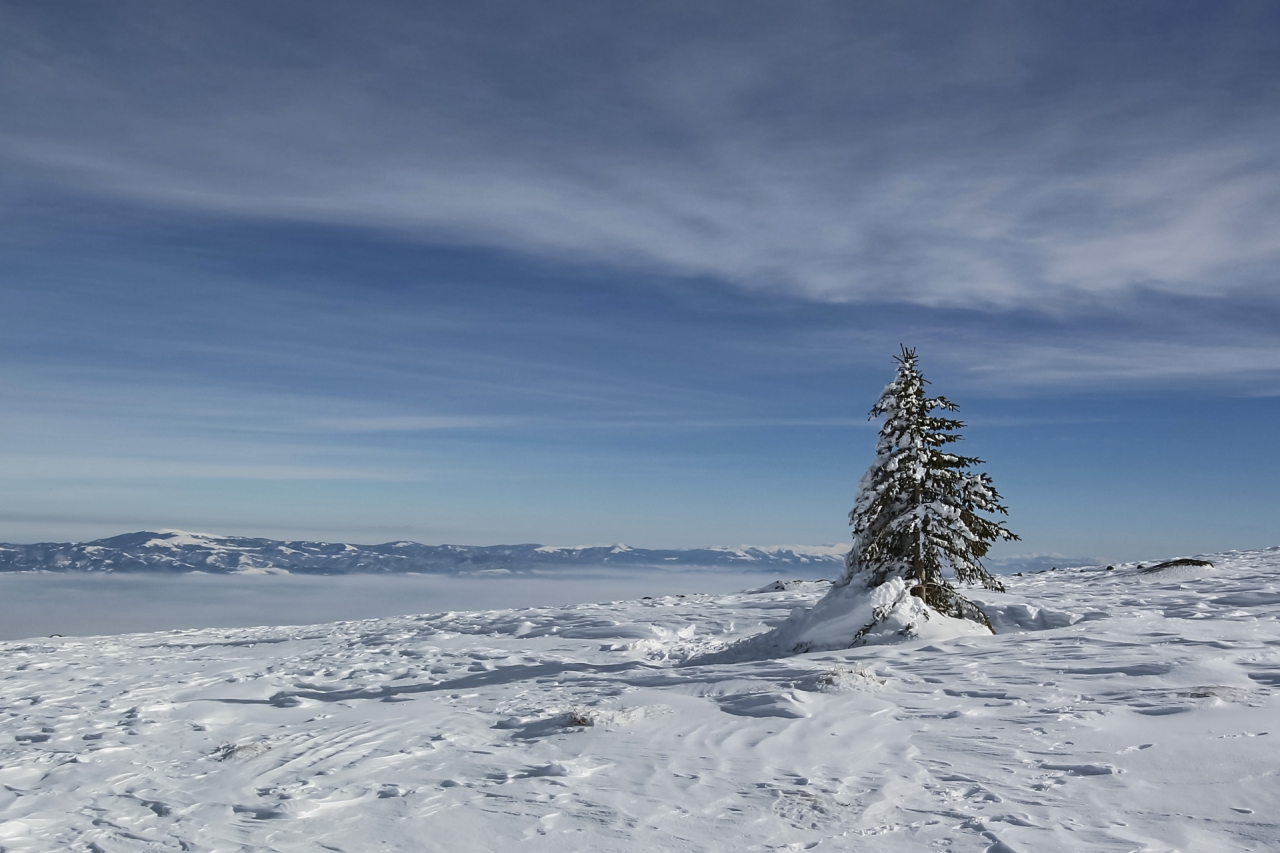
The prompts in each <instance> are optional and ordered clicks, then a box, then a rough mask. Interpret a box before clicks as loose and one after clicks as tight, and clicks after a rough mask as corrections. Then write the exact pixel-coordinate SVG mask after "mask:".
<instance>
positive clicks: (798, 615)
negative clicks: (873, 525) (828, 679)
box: [689, 578, 991, 664]
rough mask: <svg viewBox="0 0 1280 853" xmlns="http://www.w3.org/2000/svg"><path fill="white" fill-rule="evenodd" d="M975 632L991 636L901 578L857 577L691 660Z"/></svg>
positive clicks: (744, 657) (752, 656)
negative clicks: (875, 582)
mask: <svg viewBox="0 0 1280 853" xmlns="http://www.w3.org/2000/svg"><path fill="white" fill-rule="evenodd" d="M974 635H985V636H990V635H991V630H990V629H989V628H987V627H986V626H985V625H981V624H979V623H977V622H973V621H970V620H968V619H955V618H952V617H950V616H944V615H943V614H941V613H939V612H938V611H936V610H934V609H933V608H932V607H929V606H928V605H926V604H925V603H924V602H923V601H922V600H921V599H919V598H917V597H916V596H914V595H912V594H911V593H910V591H909V588H908V586H907V583H906V581H904V580H903V579H902V578H892V579H890V580H888V581H886V582H884V583H883V584H881V585H880V586H877V587H868V586H867V585H866V581H865V580H863V579H861V578H854V579H853V580H851V581H850V582H849V583H847V584H843V585H840V586H833V587H832V588H831V590H830V591H829V592H828V593H827V594H826V595H825V596H823V597H822V598H821V599H819V601H818V603H817V604H815V605H814V606H813V607H810V608H797V609H796V610H795V611H793V612H792V614H791V617H790V618H789V619H787V621H786V622H783V623H782V624H781V625H779V626H778V627H777V628H774V629H773V630H772V631H767V632H765V633H763V634H758V635H756V636H754V637H749V638H748V639H746V640H743V641H742V642H740V643H737V644H735V645H732V646H730V647H729V648H727V649H724V650H723V651H720V652H716V653H714V654H711V655H706V656H703V657H700V658H696V659H694V660H691V661H689V663H691V664H704V663H733V662H738V661H748V660H759V659H762V658H772V657H785V656H787V655H798V654H805V653H806V652H825V651H834V650H838V649H848V648H853V647H855V646H878V645H885V644H889V643H901V642H905V641H907V640H949V639H951V638H953V637H965V636H974Z"/></svg>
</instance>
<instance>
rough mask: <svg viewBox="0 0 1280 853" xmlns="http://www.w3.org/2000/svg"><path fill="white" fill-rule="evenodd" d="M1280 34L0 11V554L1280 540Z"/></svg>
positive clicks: (908, 14) (1217, 545)
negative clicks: (9, 546) (887, 499)
mask: <svg viewBox="0 0 1280 853" xmlns="http://www.w3.org/2000/svg"><path fill="white" fill-rule="evenodd" d="M1278 43H1280V8H1278V7H1274V6H1269V5H1264V4H1250V3H1246V4H1231V3H1198V4H1196V3H1192V4H1178V3H1159V4H1157V3H1131V4H1125V5H1123V6H1121V7H1116V6H1115V5H1114V4H1090V3H1082V4H1061V5H1060V6H1058V7H1055V8H1049V7H1048V6H1044V7H1041V6H1039V5H1038V6H1036V7H1034V8H1033V7H1029V6H1026V5H1019V4H977V3H975V4H948V5H945V6H944V5H940V4H934V3H920V4H910V3H894V4H883V5H880V4H856V5H854V4H820V3H815V4H806V5H804V6H803V7H798V6H794V5H787V4H743V3H733V4H723V5H718V4H698V5H697V6H696V7H690V6H689V5H688V4H671V5H662V4H646V5H644V6H634V5H628V4H608V3H592V4H538V5H536V6H530V5H527V4H493V3H485V4H466V5H464V6H457V7H453V8H448V7H446V6H445V5H444V4H429V5H426V6H424V5H420V4H377V3H371V4H361V5H360V7H359V10H358V13H357V11H356V7H352V6H349V5H345V4H333V5H330V4H324V3H307V4H288V3H282V4H271V6H269V7H263V6H261V4H250V3H225V4H218V5H217V6H211V7H206V8H203V9H201V8H198V7H194V6H167V5H166V6H154V5H152V4H128V3H124V4H118V5H114V6H111V7H104V6H101V5H100V4H77V3H57V2H51V3H45V4H29V5H25V6H19V5H18V4H4V5H0V116H3V118H2V119H0V203H2V204H3V208H2V209H3V213H2V214H0V215H2V217H3V218H2V219H0V354H3V363H4V367H3V370H0V539H4V540H8V541H22V542H30V541H37V540H41V539H44V540H67V539H77V540H82V539H89V538H93V537H97V536H104V535H110V534H113V533H119V532H123V531H126V530H137V529H155V528H159V527H178V528H185V529H195V530H207V531H211V532H220V533H236V534H250V535H264V536H272V537H276V538H312V539H345V540H348V541H363V542H372V541H385V540H391V539H401V538H406V539H416V540H419V541H424V542H461V543H475V544H488V543H498V542H528V541H535V542H544V543H548V544H566V545H573V544H584V543H599V542H619V541H620V542H628V543H631V544H635V545H642V546H650V547H660V546H668V547H681V546H689V547H693V546H703V545H716V544H737V543H753V544H761V545H771V544H791V543H814V544H816V543H832V542H839V541H842V540H844V539H845V538H846V537H847V528H846V526H845V513H846V512H847V511H848V508H849V505H850V503H851V501H852V497H853V493H854V491H855V489H856V485H857V480H858V478H859V477H860V475H861V473H862V471H863V470H864V469H865V467H866V465H867V463H868V462H869V461H870V455H871V451H872V444H873V441H874V434H875V433H874V425H871V424H868V423H867V422H866V411H867V409H869V408H870V406H871V404H872V403H873V402H874V399H875V396H876V394H877V393H878V391H879V389H880V388H881V387H882V386H883V385H884V383H885V382H886V381H887V380H888V379H889V378H890V376H891V373H892V368H893V365H892V362H891V356H892V354H893V353H894V352H895V351H896V349H897V347H898V345H899V343H906V344H908V345H912V346H915V347H917V348H918V349H919V351H920V354H921V358H922V365H923V367H924V370H925V372H926V375H927V376H928V377H930V378H931V379H932V380H933V382H934V387H935V388H936V389H937V390H938V391H939V392H940V393H945V394H947V395H948V396H950V397H951V398H952V399H954V400H956V401H957V402H959V403H960V405H961V411H960V415H961V417H963V418H965V419H966V420H967V421H969V424H970V425H969V427H968V429H967V430H966V436H967V442H966V445H965V449H967V450H969V451H970V452H973V453H976V454H978V455H980V456H982V457H984V458H985V459H987V460H988V465H987V470H988V471H989V472H990V473H991V474H992V475H993V477H994V478H995V481H996V484H997V486H998V487H999V488H1000V489H1001V491H1002V492H1003V493H1004V495H1005V497H1006V499H1007V502H1008V504H1009V505H1010V507H1011V509H1012V515H1011V526H1012V527H1013V528H1014V529H1015V530H1016V531H1018V532H1019V533H1021V534H1022V535H1023V540H1024V541H1023V542H1021V543H1014V544H1013V545H1010V546H1007V547H1005V548H1003V550H1002V552H1001V553H1006V554H1007V553H1062V554H1069V555H1082V554H1083V555H1090V556H1096V557H1098V558H1100V559H1104V560H1119V559H1126V558H1130V559H1139V558H1142V559H1145V558H1152V557H1158V556H1167V555H1176V554H1180V553H1184V552H1205V551H1214V550H1221V549H1224V548H1233V547H1238V548H1247V547H1262V546H1268V545H1273V544H1277V542H1280V527H1278V526H1277V525H1276V523H1275V518H1277V517H1280V500H1278V499H1277V497H1276V489H1275V483H1276V482H1277V476H1278V475H1280V461H1278V460H1280V454H1277V453H1276V452H1275V450H1274V445H1275V441H1276V436H1277V434H1278V430H1277V426H1276V424H1277V416H1278V415H1280V288H1278V287H1277V281H1276V274H1277V269H1280V228H1278V227H1277V225H1280V222H1278V221H1277V220H1278V219H1280V216H1278V215H1277V214H1278V212H1280V168H1278V163H1277V160H1278V159H1280V148H1278V147H1277V146H1276V145H1275V140H1276V139H1278V138H1280V127H1277V125H1280V73H1278V72H1280V59H1278V54H1277V50H1276V47H1275V45H1276V44H1278Z"/></svg>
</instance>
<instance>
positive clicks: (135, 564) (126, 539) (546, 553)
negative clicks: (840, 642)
mask: <svg viewBox="0 0 1280 853" xmlns="http://www.w3.org/2000/svg"><path fill="white" fill-rule="evenodd" d="M848 550H849V546H847V545H841V546H837V545H819V546H792V547H780V548H757V547H748V546H743V547H740V548H691V549H680V550H653V549H648V548H629V547H627V546H626V545H612V546H607V545H606V546H595V547H580V548H549V547H546V546H543V545H422V544H419V543H417V542H387V543H384V544H382V545H350V544H346V543H330V542H279V541H276V540H274V539H252V538H248V537H244V536H210V535H205V534H202V533H186V532H183V531H180V530H161V531H158V532H147V531H144V532H139V533H125V534H123V535H121V536H112V537H110V538H108V539H98V540H95V541H93V542H53V543H40V544H36V545H7V544H0V572H30V571H44V572H98V573H103V572H157V573H183V572H205V573H208V574H313V575H341V574H360V573H363V574H390V573H404V572H421V573H430V574H462V573H467V574H477V573H495V574H496V573H507V572H528V571H533V570H538V569H556V568H564V567H571V566H582V567H588V566H590V567H601V566H619V567H645V566H665V567H675V566H690V567H702V568H714V567H727V566H732V567H735V568H739V569H741V568H760V569H762V570H772V569H783V568H786V567H791V568H792V570H797V569H801V568H802V567H803V568H804V569H807V571H805V574H811V573H813V572H814V571H819V572H824V573H826V575H827V576H828V577H834V576H835V574H836V573H838V572H839V571H840V569H841V568H842V567H843V565H844V554H845V552H846V551H848Z"/></svg>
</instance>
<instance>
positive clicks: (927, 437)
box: [842, 346, 1018, 627]
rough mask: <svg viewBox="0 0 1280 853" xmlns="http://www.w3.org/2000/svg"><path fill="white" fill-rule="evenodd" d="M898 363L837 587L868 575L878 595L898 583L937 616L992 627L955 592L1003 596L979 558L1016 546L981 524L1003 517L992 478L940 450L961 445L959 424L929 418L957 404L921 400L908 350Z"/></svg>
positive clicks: (992, 525)
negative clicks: (966, 588)
mask: <svg viewBox="0 0 1280 853" xmlns="http://www.w3.org/2000/svg"><path fill="white" fill-rule="evenodd" d="M895 360H896V361H897V362H898V373H897V376H895V377H894V380H893V382H891V383H890V384H889V386H888V387H887V388H885V390H884V393H883V394H881V395H880V399H879V401H878V402H877V403H876V404H875V407H874V408H872V410H871V417H872V418H873V419H875V418H879V417H883V418H884V419H885V421H884V425H883V426H882V427H881V428H880V438H879V441H878V442H877V445H876V459H875V461H874V462H873V463H872V464H871V467H870V468H868V469H867V473H866V474H865V475H864V476H863V478H862V482H861V484H860V485H859V487H858V497H857V500H856V502H855V506H854V508H853V511H852V512H850V513H849V524H850V525H852V526H853V549H852V550H851V551H850V552H849V556H848V557H847V558H846V561H845V563H846V565H845V573H844V577H843V579H842V582H844V583H848V582H849V580H851V579H852V578H853V577H854V576H855V575H858V574H860V573H867V575H868V577H867V581H868V586H873V587H874V586H879V585H880V584H882V583H884V582H885V581H887V580H889V579H890V578H892V577H901V578H903V579H905V580H906V581H907V583H908V584H909V585H910V587H911V593H912V594H913V595H915V596H918V597H920V598H922V599H924V602H925V603H926V604H928V605H929V606H930V607H932V608H933V609H935V610H937V611H938V612H940V613H943V614H945V615H947V616H953V617H957V618H964V619H972V620H974V621H977V622H981V623H983V624H985V625H987V627H990V623H989V622H988V620H987V617H986V616H985V615H984V614H983V613H982V611H981V610H980V609H978V607H977V606H976V605H974V604H973V603H972V602H970V601H969V600H968V599H966V598H964V597H963V596H962V595H960V594H959V593H958V592H957V591H956V588H955V586H954V585H953V582H958V583H962V584H980V585H982V586H984V587H986V588H987V589H991V590H998V591H1003V590H1004V586H1003V585H1002V584H1001V583H1000V581H999V580H997V579H996V578H995V577H993V576H992V575H991V573H990V572H988V571H987V570H986V568H984V567H983V565H982V558H983V557H984V556H985V555H986V553H987V550H988V549H989V548H990V547H991V543H993V542H995V541H996V540H997V539H1005V540H1011V539H1017V538H1018V537H1017V536H1016V535H1014V534H1013V533H1012V532H1010V531H1009V530H1008V529H1007V528H1006V527H1005V526H1004V523H1003V522H998V521H995V520H993V519H991V518H988V517H986V515H990V514H993V513H998V514H1001V515H1007V514H1008V510H1007V509H1006V507H1004V506H1003V505H1001V503H1000V495H999V494H998V493H997V492H996V490H995V488H994V487H993V486H992V484H991V478H990V477H988V476H987V475H986V474H983V473H978V472H974V471H972V470H971V469H973V468H974V466H977V465H981V464H982V460H981V459H977V458H975V457H972V456H960V455H958V454H955V453H951V452H949V451H948V450H947V449H946V448H947V446H948V445H950V444H952V443H953V442H956V441H959V440H960V438H961V436H960V434H959V433H958V432H956V430H959V429H960V428H962V427H963V426H964V424H963V423H962V422H961V421H958V420H955V419H954V418H948V417H942V416H939V415H937V414H935V413H936V412H953V411H955V410H956V406H955V404H954V403H952V402H951V401H950V400H948V399H946V398H945V397H926V396H925V385H926V384H928V382H927V380H926V379H925V378H924V376H923V375H922V374H921V372H920V368H919V366H918V365H917V359H916V352H915V350H913V349H907V348H906V347H905V346H904V347H903V348H902V352H901V354H900V355H898V356H896V357H895Z"/></svg>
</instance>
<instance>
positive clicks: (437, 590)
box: [0, 567, 818, 640]
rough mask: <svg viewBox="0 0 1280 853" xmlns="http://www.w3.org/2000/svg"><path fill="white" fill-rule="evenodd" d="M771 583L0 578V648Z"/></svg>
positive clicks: (745, 576)
mask: <svg viewBox="0 0 1280 853" xmlns="http://www.w3.org/2000/svg"><path fill="white" fill-rule="evenodd" d="M816 568H817V567H815V569H816ZM793 574H796V576H802V575H801V574H798V573H795V572H793ZM811 576H812V577H817V576H818V575H812V574H811ZM772 579H773V578H772V576H767V577H766V576H763V575H761V573H760V572H759V571H749V570H743V571H719V570H711V569H699V570H695V571H691V570H687V569H686V570H682V571H663V570H660V569H645V570H635V571H627V570H619V569H615V568H608V569H583V570H580V571H579V570H574V571H557V572H555V573H554V574H547V575H520V576H510V577H495V576H491V575H487V576H480V577H466V576H461V577H459V576H451V575H378V576H371V575H339V576H306V575H201V574H183V575H149V574H104V575H94V574H82V573H76V574H53V573H45V572H39V573H29V572H21V573H11V574H5V573H0V640H18V639H26V638H28V637H47V636H49V635H51V634H61V635H63V636H66V637H82V636H95V635H99V634H125V633H135V632H139V631H166V630H172V629H177V628H245V627H251V626H256V625H308V624H313V623H318V622H335V621H341V620H349V619H372V618H379V617H385V616H401V615H407V614H414V613H440V612H444V611H449V610H493V609H501V608H511V607H541V606H554V605H562V604H574V603H579V602H584V601H611V600H618V599H638V598H642V597H644V596H646V595H653V596H659V595H676V594H680V593H695V592H705V593H727V592H734V591H737V590H740V589H746V588H748V587H758V586H760V585H762V584H764V583H765V582H767V581H769V580H772Z"/></svg>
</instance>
